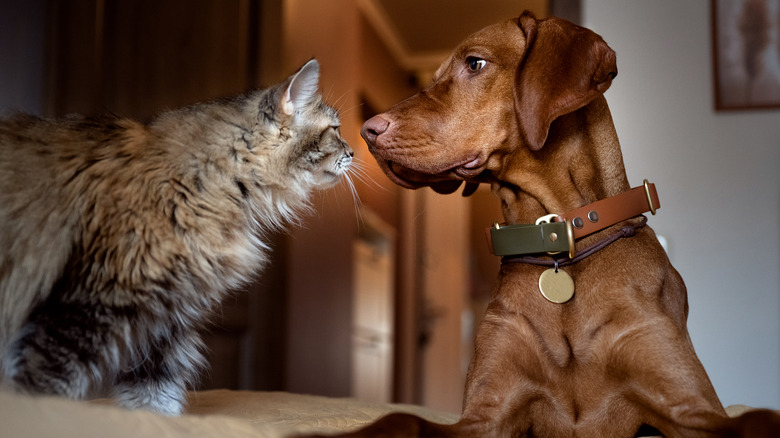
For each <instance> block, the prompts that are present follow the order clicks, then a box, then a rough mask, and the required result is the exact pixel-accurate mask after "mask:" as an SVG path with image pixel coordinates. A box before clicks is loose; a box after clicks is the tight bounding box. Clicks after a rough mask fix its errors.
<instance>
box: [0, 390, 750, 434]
mask: <svg viewBox="0 0 780 438" xmlns="http://www.w3.org/2000/svg"><path fill="white" fill-rule="evenodd" d="M748 409H749V408H748V407H746V406H742V405H737V406H730V407H729V408H728V409H727V411H728V412H729V415H732V416H733V415H739V414H740V413H742V412H744V411H745V410H748ZM391 411H392V412H399V411H402V412H411V413H415V414H417V415H420V416H422V417H424V418H427V419H429V420H432V421H436V422H440V423H454V422H456V421H457V420H458V415H455V414H452V413H445V412H437V411H433V410H430V409H426V408H423V407H420V406H412V405H401V404H381V403H366V402H361V401H358V400H354V399H346V398H327V397H319V396H310V395H300V394H290V393H284V392H250V391H229V390H212V391H202V392H193V393H190V395H189V407H188V410H187V414H185V415H183V416H180V417H165V416H161V415H158V414H154V413H152V412H146V411H127V410H124V409H121V408H118V407H115V406H112V405H111V403H110V401H97V402H74V401H70V400H65V399H61V398H54V397H31V396H26V395H20V394H13V393H9V392H0V436H2V437H3V438H5V437H8V438H16V437H24V438H28V437H29V438H46V437H57V438H62V437H79V438H93V437H94V438H97V437H101V438H104V437H112V438H131V437H132V438H140V437H154V438H179V437H182V438H183V437H187V438H201V437H203V438H205V437H224V438H245V437H246V438H249V437H252V438H276V437H285V436H294V435H296V434H301V433H311V432H318V433H334V432H340V431H348V430H353V429H356V428H358V427H360V426H362V425H365V424H367V423H370V422H371V421H373V420H375V419H377V418H378V417H381V416H382V415H384V414H386V413H389V412H391Z"/></svg>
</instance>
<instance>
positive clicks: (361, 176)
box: [350, 159, 388, 192]
mask: <svg viewBox="0 0 780 438" xmlns="http://www.w3.org/2000/svg"><path fill="white" fill-rule="evenodd" d="M350 171H351V172H352V173H353V174H354V176H355V178H357V179H358V181H360V182H362V183H364V184H365V185H366V186H368V187H370V188H371V189H373V190H381V191H384V192H387V191H388V189H387V187H385V186H383V185H382V184H380V183H378V182H377V181H376V180H374V178H372V177H371V173H369V171H368V164H366V163H365V162H362V161H359V160H357V159H354V160H353V161H352V166H351V167H350Z"/></svg>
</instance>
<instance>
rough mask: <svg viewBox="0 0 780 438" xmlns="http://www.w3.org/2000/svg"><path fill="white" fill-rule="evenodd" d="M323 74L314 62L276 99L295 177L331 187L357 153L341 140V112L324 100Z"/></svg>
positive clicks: (291, 81)
mask: <svg viewBox="0 0 780 438" xmlns="http://www.w3.org/2000/svg"><path fill="white" fill-rule="evenodd" d="M319 73H320V65H319V63H318V62H317V61H316V60H315V59H312V60H311V61H309V62H307V63H306V64H305V65H304V66H303V67H301V69H300V70H298V71H297V72H296V73H295V74H293V75H292V76H290V77H289V78H288V79H287V80H286V81H285V82H283V83H282V84H281V87H280V88H279V89H278V91H277V93H276V98H277V99H278V101H277V103H278V105H279V106H278V109H279V110H280V112H281V113H282V114H281V120H280V121H281V128H280V131H279V135H280V137H281V140H282V142H283V143H284V144H285V146H286V147H287V148H288V151H287V153H288V154H289V156H288V158H289V160H288V166H289V169H290V172H291V174H293V175H294V176H297V177H302V178H305V179H306V180H307V181H308V182H310V183H311V184H313V185H315V186H316V187H318V188H327V187H330V186H333V185H335V184H336V183H337V182H338V181H339V179H340V178H341V176H343V175H344V174H345V173H346V172H347V170H348V169H349V166H350V165H351V164H352V157H353V155H354V154H353V151H352V148H350V147H349V145H348V144H347V142H346V141H344V139H343V138H341V133H340V131H339V129H340V126H341V122H340V121H339V116H338V113H337V112H336V110H334V109H333V108H331V107H329V106H328V105H326V104H325V103H324V102H323V101H322V99H321V97H320V94H319V91H318V89H319Z"/></svg>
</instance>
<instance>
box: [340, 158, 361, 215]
mask: <svg viewBox="0 0 780 438" xmlns="http://www.w3.org/2000/svg"><path fill="white" fill-rule="evenodd" d="M356 164H357V163H356V162H355V161H353V162H352V164H351V165H350V167H349V169H347V171H346V172H344V181H346V183H347V188H348V190H349V193H350V195H352V205H353V207H354V209H355V217H356V218H357V221H358V223H361V222H362V221H363V218H362V216H361V214H360V210H361V208H362V207H363V201H362V200H361V199H360V194H359V193H358V190H357V187H355V182H354V181H353V180H352V176H353V175H356V173H354V170H355V169H356V167H355V165H356Z"/></svg>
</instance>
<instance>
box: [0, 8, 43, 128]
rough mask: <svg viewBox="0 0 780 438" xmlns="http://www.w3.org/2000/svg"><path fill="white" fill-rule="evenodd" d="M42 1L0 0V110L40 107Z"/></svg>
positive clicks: (37, 110) (35, 111)
mask: <svg viewBox="0 0 780 438" xmlns="http://www.w3.org/2000/svg"><path fill="white" fill-rule="evenodd" d="M45 10H46V8H45V2H44V1H43V0H30V1H25V2H21V3H19V2H13V3H12V2H10V1H5V0H2V3H0V12H2V13H0V66H2V67H1V68H0V114H3V113H5V112H6V111H9V110H21V111H26V112H29V113H33V114H40V113H41V112H42V111H43V81H44V79H43V72H44V69H43V65H44V45H45V32H41V29H44V22H45V18H46V11H45Z"/></svg>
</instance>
